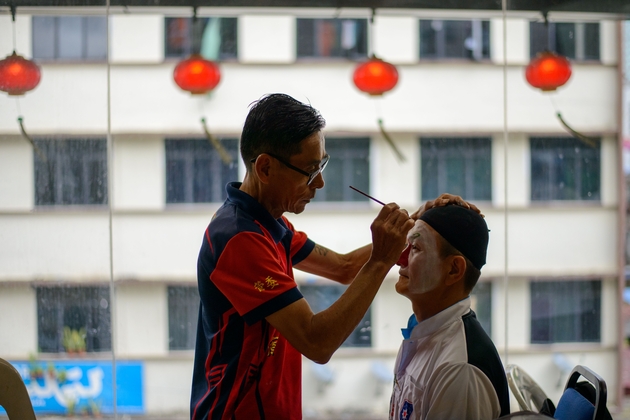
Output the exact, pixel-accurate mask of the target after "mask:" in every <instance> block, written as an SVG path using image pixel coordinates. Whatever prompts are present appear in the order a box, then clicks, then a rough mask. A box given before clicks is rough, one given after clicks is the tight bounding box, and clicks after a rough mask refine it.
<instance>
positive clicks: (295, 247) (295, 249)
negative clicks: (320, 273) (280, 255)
mask: <svg viewBox="0 0 630 420" xmlns="http://www.w3.org/2000/svg"><path fill="white" fill-rule="evenodd" d="M282 219H283V220H284V223H285V224H286V225H287V227H288V228H289V229H290V230H291V232H293V239H292V241H291V254H290V256H291V264H293V265H296V264H298V263H299V262H300V261H302V260H303V259H304V258H306V257H308V255H309V254H310V253H311V252H312V251H313V248H315V242H313V241H312V240H310V239H309V238H308V236H307V235H306V233H304V232H301V231H299V230H295V228H294V227H293V225H292V224H291V222H289V220H288V219H287V218H286V217H284V216H282Z"/></svg>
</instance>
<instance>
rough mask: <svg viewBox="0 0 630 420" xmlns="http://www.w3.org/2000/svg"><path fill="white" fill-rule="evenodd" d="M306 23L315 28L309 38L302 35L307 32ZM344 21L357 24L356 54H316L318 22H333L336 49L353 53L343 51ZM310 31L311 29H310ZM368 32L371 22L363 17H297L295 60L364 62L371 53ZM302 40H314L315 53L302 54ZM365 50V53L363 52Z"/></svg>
mask: <svg viewBox="0 0 630 420" xmlns="http://www.w3.org/2000/svg"><path fill="white" fill-rule="evenodd" d="M306 21H311V22H313V26H314V28H313V29H312V32H313V33H312V34H307V35H308V36H306V35H304V34H301V33H300V32H301V31H304V30H305V25H306V23H305V22H306ZM344 21H353V22H355V24H357V27H356V29H355V30H356V32H355V36H356V43H355V47H356V50H357V51H356V52H351V53H348V54H345V55H344V54H332V55H317V54H315V50H316V49H317V45H316V44H317V43H316V42H315V41H316V32H317V29H316V28H315V26H316V25H317V22H333V23H334V24H335V25H336V26H335V37H334V47H332V48H333V49H335V48H341V49H342V51H343V50H345V51H352V49H343V48H342V47H341V44H342V41H341V38H342V32H341V31H342V30H341V29H340V28H341V27H342V26H343V22H344ZM308 30H310V29H308ZM368 30H369V22H368V19H367V18H363V17H355V18H352V17H348V18H317V17H314V18H311V17H308V18H307V17H296V20H295V59H296V60H297V61H304V62H308V61H345V60H364V59H367V58H368V53H369V51H370V44H369V43H370V40H369V39H368V38H369V36H368ZM301 39H312V42H311V44H310V47H311V49H312V50H313V53H311V54H308V53H304V52H302V53H301V52H300V48H301V45H303V44H302V43H301V42H300V41H301ZM363 49H365V51H363Z"/></svg>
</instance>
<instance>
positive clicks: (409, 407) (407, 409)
mask: <svg viewBox="0 0 630 420" xmlns="http://www.w3.org/2000/svg"><path fill="white" fill-rule="evenodd" d="M411 413H413V404H412V403H410V402H409V401H407V400H405V402H404V403H403V405H402V408H401V410H400V420H407V419H409V418H411Z"/></svg>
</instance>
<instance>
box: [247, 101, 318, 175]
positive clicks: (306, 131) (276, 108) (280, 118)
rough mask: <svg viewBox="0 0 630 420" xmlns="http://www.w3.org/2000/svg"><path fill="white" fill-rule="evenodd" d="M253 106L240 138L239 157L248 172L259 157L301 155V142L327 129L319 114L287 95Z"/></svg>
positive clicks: (256, 103) (257, 102)
mask: <svg viewBox="0 0 630 420" xmlns="http://www.w3.org/2000/svg"><path fill="white" fill-rule="evenodd" d="M252 104H253V106H252V107H251V109H250V110H249V113H248V114H247V118H246V119H245V124H244V125H243V132H242V134H241V157H242V158H243V162H245V167H247V168H249V166H250V161H251V160H252V159H256V157H258V155H260V154H261V153H273V154H276V155H278V156H280V157H283V158H286V159H288V158H290V157H291V156H293V155H296V154H298V153H300V152H301V146H300V142H301V141H302V140H304V139H305V138H307V137H309V136H310V135H312V134H313V133H316V132H318V131H321V130H322V129H323V128H324V127H325V126H326V121H325V120H324V118H323V117H322V116H321V115H320V113H319V111H318V110H316V109H315V108H313V107H312V106H311V105H308V104H303V103H302V102H300V101H298V100H296V99H294V98H292V97H291V96H289V95H285V94H282V93H272V94H269V95H265V96H263V97H262V98H261V99H259V100H257V101H255V102H253V103H252Z"/></svg>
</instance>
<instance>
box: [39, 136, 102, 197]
mask: <svg viewBox="0 0 630 420" xmlns="http://www.w3.org/2000/svg"><path fill="white" fill-rule="evenodd" d="M33 143H34V146H35V147H34V149H33V150H34V152H33V157H34V164H35V165H34V166H35V204H36V205H38V206H45V205H72V204H85V205H101V204H107V141H106V140H104V139H38V140H34V142H33Z"/></svg>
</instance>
